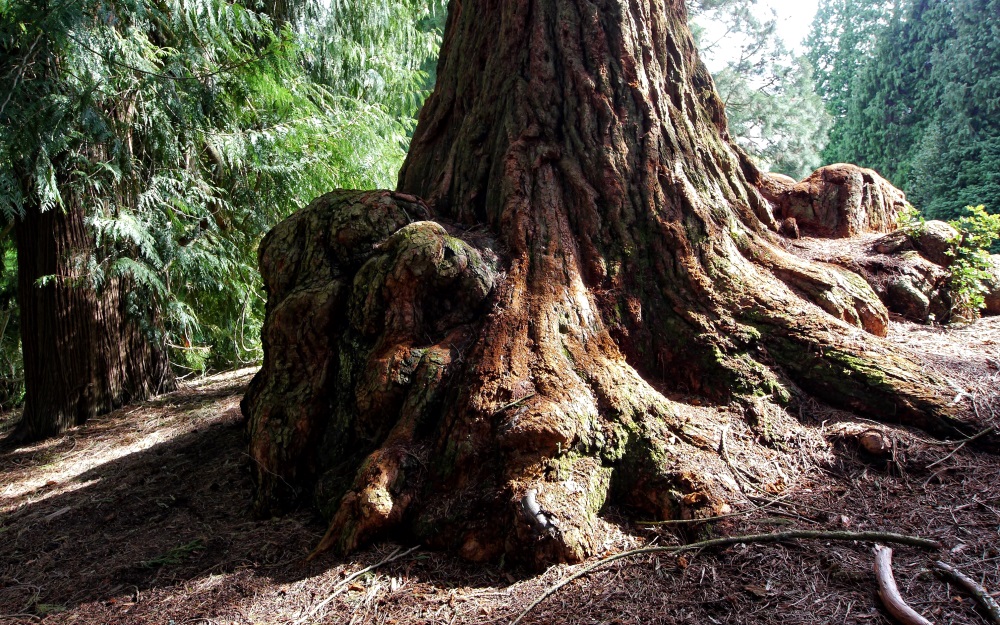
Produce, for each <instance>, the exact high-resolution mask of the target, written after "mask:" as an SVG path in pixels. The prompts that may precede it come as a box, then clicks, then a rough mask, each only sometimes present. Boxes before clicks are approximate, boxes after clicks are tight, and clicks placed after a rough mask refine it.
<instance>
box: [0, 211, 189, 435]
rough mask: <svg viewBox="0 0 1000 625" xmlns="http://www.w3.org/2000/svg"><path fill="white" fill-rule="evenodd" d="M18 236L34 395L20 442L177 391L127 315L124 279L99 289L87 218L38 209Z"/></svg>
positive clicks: (25, 344)
mask: <svg viewBox="0 0 1000 625" xmlns="http://www.w3.org/2000/svg"><path fill="white" fill-rule="evenodd" d="M16 232H17V253H18V263H17V264H18V303H19V306H20V308H21V345H22V350H23V353H24V386H25V397H24V412H23V416H22V417H21V421H20V422H19V423H18V426H17V430H16V432H15V437H17V438H18V439H20V440H37V439H41V438H45V437H48V436H54V435H56V434H59V433H61V432H63V431H65V430H66V429H67V428H70V427H73V426H74V425H78V424H81V423H83V422H84V421H86V420H87V419H89V418H90V417H93V416H96V415H100V414H103V413H106V412H109V411H111V410H113V409H114V408H116V407H118V406H121V405H122V404H124V403H126V402H129V401H136V400H140V399H145V398H147V397H149V396H150V395H151V394H153V393H155V392H158V391H163V390H169V389H170V388H172V386H173V375H172V373H171V372H170V368H169V366H168V363H167V359H166V355H165V354H164V353H163V352H162V350H158V349H156V348H155V347H153V346H152V345H151V344H150V343H149V341H147V340H146V336H145V335H144V333H143V332H142V330H141V328H140V327H139V325H138V323H137V321H136V320H135V319H134V318H132V317H130V316H129V315H128V314H127V311H126V307H127V302H126V295H127V289H126V288H125V286H124V285H123V284H122V281H121V280H120V279H117V278H115V279H112V280H110V281H109V282H108V283H107V284H105V285H104V286H103V288H101V289H100V290H95V289H94V288H93V286H92V285H91V282H90V277H89V276H90V274H91V270H90V267H89V266H88V263H89V260H90V258H91V254H92V252H93V246H94V244H93V238H92V237H91V235H90V233H89V231H88V230H87V227H86V224H85V223H84V219H83V212H82V211H80V210H76V209H73V208H69V209H67V210H66V211H63V210H60V209H54V210H49V211H46V212H41V211H29V212H28V213H27V214H26V215H25V217H23V218H22V219H19V220H18V222H17V224H16Z"/></svg>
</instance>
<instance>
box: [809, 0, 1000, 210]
mask: <svg viewBox="0 0 1000 625" xmlns="http://www.w3.org/2000/svg"><path fill="white" fill-rule="evenodd" d="M859 37H860V40H859ZM865 42H872V43H874V44H875V45H870V44H866V43H865ZM807 44H808V45H809V47H810V56H811V57H812V58H813V59H815V60H816V62H817V66H818V68H819V75H820V80H819V81H818V84H819V90H820V93H821V94H822V95H823V97H824V99H825V101H826V103H827V107H828V109H829V110H830V112H831V113H832V114H833V115H834V116H835V118H836V121H835V124H834V127H833V129H832V131H831V136H830V144H829V145H828V147H827V149H826V151H825V153H824V156H826V158H827V159H828V160H830V161H848V162H856V163H858V164H860V165H864V166H867V167H871V168H874V169H876V170H878V171H879V172H881V173H882V174H883V175H885V176H886V177H887V178H888V179H889V180H891V181H892V182H893V183H894V184H896V185H897V186H899V187H901V188H903V189H904V190H905V191H906V192H907V194H908V196H909V198H910V200H911V201H912V202H913V203H914V204H915V205H916V206H917V207H918V208H920V209H921V210H922V211H923V213H924V214H925V215H927V216H928V217H933V218H937V219H953V218H956V217H958V216H959V215H960V214H961V213H962V210H963V208H964V207H965V206H968V205H979V204H984V205H985V206H986V208H987V210H989V211H991V212H994V213H995V212H998V211H1000V174H998V173H997V172H998V171H1000V2H998V1H997V0H959V1H951V0H909V1H906V2H903V3H900V4H899V5H897V6H896V7H895V9H893V10H890V9H889V8H888V7H887V6H885V5H882V4H876V5H868V4H867V3H861V2H856V1H855V0H828V1H825V2H823V3H822V4H821V8H820V12H819V13H818V14H817V17H816V21H815V22H814V26H813V32H812V34H811V36H810V39H809V40H808V42H807Z"/></svg>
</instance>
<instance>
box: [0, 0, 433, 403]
mask: <svg viewBox="0 0 1000 625" xmlns="http://www.w3.org/2000/svg"><path fill="white" fill-rule="evenodd" d="M439 9H440V7H439V5H438V3H436V2H434V1H430V2H428V1H414V0H403V1H401V2H394V3H382V2H374V1H368V2H350V3H348V2H333V3H331V4H330V5H328V6H323V5H320V4H318V3H311V2H300V3H298V4H289V3H286V2H282V1H278V2H274V3H271V4H256V3H253V2H242V3H229V2H225V1H222V0H194V1H190V0H185V1H184V2H181V1H180V0H157V1H155V2H154V1H150V0H76V1H72V2H63V1H59V0H0V66H2V67H3V68H4V70H3V72H2V73H0V94H3V95H2V96H0V219H2V220H3V222H4V224H3V225H4V226H6V230H5V235H6V234H7V233H8V232H9V231H10V228H11V227H12V226H13V223H14V221H15V220H16V219H17V218H19V217H24V216H25V215H26V214H28V212H29V211H53V210H66V206H69V205H73V206H84V207H85V211H86V222H87V226H88V228H89V229H90V231H91V234H92V236H93V241H94V246H93V249H92V250H91V251H90V254H89V258H88V260H87V263H88V267H87V272H86V274H87V276H88V281H87V282H88V283H87V284H81V285H80V286H81V288H96V289H100V288H101V287H102V285H104V284H105V283H107V282H108V280H110V279H112V278H115V277H118V276H125V277H127V278H128V279H129V280H130V281H132V283H134V284H135V286H136V288H135V289H134V290H133V292H132V293H131V297H132V299H133V300H134V302H133V306H132V309H133V312H135V313H137V314H141V312H142V311H143V310H144V309H149V307H148V306H146V305H145V304H147V303H149V302H153V303H154V304H155V306H154V307H153V308H152V310H154V311H155V313H156V314H155V315H154V316H155V319H154V318H153V317H152V316H150V315H148V314H147V315H146V322H145V323H146V329H147V331H148V332H149V334H150V335H151V336H152V337H153V339H154V340H155V341H156V342H157V343H159V344H165V345H167V346H169V347H170V348H171V349H172V360H173V362H174V364H175V365H176V366H178V367H180V368H181V370H186V369H199V370H204V369H205V368H207V367H221V366H226V365H232V364H236V363H240V362H248V361H253V360H256V359H257V358H259V355H260V348H259V341H258V340H257V339H256V338H251V337H256V336H257V332H258V329H259V325H260V319H261V316H262V309H263V302H262V301H261V298H260V295H259V277H258V275H257V271H256V248H257V245H258V242H259V240H260V238H261V236H262V235H263V234H264V233H265V232H266V231H267V230H268V229H269V228H270V227H271V226H272V225H273V224H275V223H276V222H277V221H278V220H279V219H280V218H282V217H284V216H286V215H288V214H289V213H290V212H292V211H293V210H295V209H296V208H298V207H300V206H302V205H304V204H305V203H306V202H308V201H309V200H311V199H312V198H313V197H315V196H316V195H318V194H320V193H321V192H324V191H327V190H329V189H330V188H333V187H337V186H353V187H374V186H385V185H387V184H388V183H389V182H390V181H391V180H392V179H393V178H394V176H395V172H396V170H397V169H398V167H399V164H400V163H401V162H402V158H403V156H404V148H405V144H406V141H407V137H408V135H409V133H410V131H411V128H412V117H413V116H414V115H415V113H416V109H417V107H418V106H419V103H420V100H421V98H422V95H421V93H422V91H421V89H422V87H424V85H425V79H426V78H425V73H424V72H423V71H422V67H423V66H424V64H425V63H426V60H427V59H429V58H431V57H433V56H434V55H435V54H436V49H437V45H438V43H437V42H438V35H437V34H436V33H435V32H434V30H433V29H432V28H430V27H428V25H427V24H428V20H431V19H433V16H434V12H435V11H436V10H439ZM2 245H3V246H4V248H3V251H4V252H5V254H6V256H7V262H6V263H5V266H4V267H5V274H4V275H5V278H4V282H5V284H10V283H11V282H12V279H11V275H12V273H13V270H14V267H15V263H13V262H10V261H12V260H14V259H12V258H10V252H11V251H12V248H13V242H12V241H11V238H10V237H6V236H5V237H4V239H3V240H2ZM49 278H52V279H55V278H56V277H43V279H42V280H41V281H40V282H44V281H45V280H46V279H49ZM8 295H9V294H8ZM10 299H12V298H6V300H10ZM6 300H5V301H6ZM5 310H7V311H11V320H12V321H14V322H15V323H14V324H13V325H14V327H10V326H8V327H6V328H5V330H6V332H5V333H4V338H3V341H4V342H3V343H2V347H3V352H4V359H5V360H10V361H12V362H14V361H16V360H17V358H16V356H15V354H16V351H17V346H16V341H10V340H8V335H10V334H11V333H12V331H15V332H16V329H17V328H16V310H15V309H14V307H13V306H12V305H11V304H9V303H8V304H7V307H6V309H5ZM14 377H15V378H16V372H15V376H14ZM8 395H9V396H10V397H14V398H15V399H16V396H17V395H18V393H17V391H16V390H14V391H11V392H10V393H8Z"/></svg>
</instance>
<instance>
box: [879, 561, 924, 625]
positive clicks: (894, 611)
mask: <svg viewBox="0 0 1000 625" xmlns="http://www.w3.org/2000/svg"><path fill="white" fill-rule="evenodd" d="M875 578H876V579H877V580H878V596H879V597H881V598H882V603H884V604H885V609H886V610H888V611H889V614H891V615H892V616H893V618H895V619H896V620H897V621H899V622H900V623H903V625H932V624H931V622H930V621H928V620H927V619H925V618H924V617H923V616H921V615H920V614H919V613H918V612H917V611H916V610H914V609H913V608H911V607H910V606H908V605H906V602H905V601H903V597H902V596H900V594H899V589H898V588H896V580H895V578H893V576H892V549H890V548H889V547H883V546H882V545H876V546H875Z"/></svg>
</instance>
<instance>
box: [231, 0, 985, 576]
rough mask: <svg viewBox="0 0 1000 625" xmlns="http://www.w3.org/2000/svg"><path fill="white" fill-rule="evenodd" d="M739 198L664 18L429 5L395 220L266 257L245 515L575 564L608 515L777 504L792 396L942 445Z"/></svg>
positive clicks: (392, 206) (939, 427)
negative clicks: (251, 505)
mask: <svg viewBox="0 0 1000 625" xmlns="http://www.w3.org/2000/svg"><path fill="white" fill-rule="evenodd" d="M761 181H762V178H761V175H760V173H759V172H758V171H757V170H756V169H755V168H754V167H753V166H752V165H751V164H750V163H749V161H748V160H747V159H746V157H745V156H742V155H741V154H740V153H739V152H738V150H737V149H736V148H734V147H732V146H731V144H730V142H729V139H728V136H727V131H726V122H725V116H724V113H723V110H722V104H721V102H720V101H719V99H718V97H717V96H716V94H715V91H714V88H713V84H712V81H711V78H710V76H709V74H708V73H707V71H706V70H705V68H704V67H703V66H702V65H701V64H700V62H699V61H698V59H697V54H696V52H695V47H694V44H693V42H692V41H691V38H690V36H689V34H688V32H687V27H686V15H685V12H684V7H683V3H682V2H680V1H679V0H678V1H676V2H669V3H664V2H663V0H651V1H649V2H646V1H643V2H638V1H625V0H595V1H589V0H532V1H528V0H522V1H505V2H492V1H488V0H465V1H464V2H462V3H459V2H457V1H454V2H452V6H451V11H450V14H449V19H448V25H447V29H446V34H445V40H444V46H443V49H442V56H441V61H440V64H439V68H438V83H437V86H436V88H435V91H434V93H433V94H432V96H431V97H430V99H429V100H428V102H427V104H426V105H425V107H424V109H423V111H422V112H421V115H420V120H419V123H418V127H417V130H416V133H415V135H414V138H413V142H412V145H411V149H410V153H409V156H408V158H407V161H406V164H405V165H404V168H403V170H402V172H401V173H400V178H399V190H400V192H402V193H405V194H407V195H401V194H390V193H388V192H382V193H368V194H358V193H356V192H355V193H351V192H337V193H334V194H331V195H329V196H325V197H324V198H321V199H320V200H318V201H317V202H315V203H314V204H313V205H312V206H310V207H309V208H308V209H306V210H304V211H302V212H301V213H299V214H297V215H295V216H293V217H292V218H291V219H290V220H288V221H286V222H285V223H283V224H281V225H280V226H278V227H277V228H276V229H275V231H273V232H272V233H271V234H270V235H268V237H267V239H266V240H265V242H264V243H263V245H262V247H261V270H262V272H263V274H264V277H265V283H266V286H267V290H268V319H267V322H266V328H265V335H264V340H265V362H264V367H263V369H262V370H261V372H260V373H259V374H258V376H257V377H256V378H255V380H254V382H253V384H252V386H251V389H250V391H249V392H248V394H247V397H246V399H245V401H244V405H243V408H244V413H245V414H246V415H247V417H248V419H249V428H250V434H251V456H252V457H253V459H254V461H255V462H256V467H257V468H256V475H257V480H258V484H259V488H258V493H257V500H256V508H257V510H258V511H259V512H261V513H268V512H274V511H277V510H280V509H282V508H283V507H284V506H285V505H288V504H289V503H290V502H292V501H294V500H295V498H296V497H298V496H299V495H301V494H305V493H307V492H308V491H309V490H310V489H312V490H313V492H314V493H315V495H316V497H317V500H318V503H319V504H320V506H321V508H323V509H324V510H325V512H327V514H329V516H330V517H331V526H330V531H329V532H328V534H327V536H326V537H325V538H324V540H323V542H322V544H321V545H320V548H329V547H336V548H338V549H340V550H350V549H353V548H354V547H356V546H357V545H359V544H360V543H362V542H364V541H366V540H370V539H371V538H373V537H374V536H376V535H378V534H380V533H383V532H387V531H390V530H395V531H400V532H409V533H411V534H412V535H415V536H417V537H419V538H420V539H422V540H425V541H427V542H429V543H430V544H434V545H439V546H444V547H448V548H451V549H454V550H456V551H458V552H460V553H461V554H462V555H463V556H465V557H468V558H470V559H484V558H492V557H497V556H499V555H500V554H502V553H507V554H509V555H510V556H513V557H519V558H522V559H524V560H527V561H529V562H534V563H536V564H545V563H548V562H552V561H558V560H578V559H580V558H583V557H585V556H586V555H588V554H590V553H593V552H594V551H595V550H596V549H598V548H599V547H600V543H601V540H602V539H601V527H602V525H601V524H602V521H601V520H600V518H599V516H598V512H599V511H600V510H601V509H602V508H603V507H604V506H605V505H606V504H607V503H608V502H609V501H612V500H615V501H618V502H620V503H622V504H625V505H627V506H631V507H635V508H638V509H640V510H642V511H643V514H644V515H647V518H648V517H649V516H653V517H657V518H670V517H678V516H691V515H704V514H712V513H714V512H716V511H717V510H719V509H720V508H723V507H724V506H725V505H726V501H727V500H729V499H732V498H735V497H736V496H737V495H738V494H739V491H740V490H741V489H742V488H744V487H746V488H751V487H752V488H772V487H777V486H780V483H781V482H782V481H783V480H784V479H786V478H785V473H784V472H783V470H782V468H781V466H782V465H783V466H785V467H786V468H788V460H787V454H785V453H783V452H782V451H780V450H782V449H787V447H788V446H793V445H798V444H800V441H801V440H804V439H803V437H808V434H807V433H805V432H804V431H803V430H802V429H801V428H799V427H798V425H797V424H796V423H795V422H794V420H792V419H791V418H790V417H789V416H788V413H787V412H786V410H785V409H784V407H785V406H787V405H788V404H789V403H790V402H794V401H796V397H797V396H798V395H800V394H801V393H803V392H807V393H812V394H814V395H817V396H819V397H821V398H824V399H826V400H829V401H831V402H834V403H836V404H838V405H841V406H845V407H849V408H851V409H855V410H857V411H859V412H862V413H864V414H866V415H868V416H872V417H875V418H879V419H886V420H892V421H897V422H903V423H908V424H913V425H917V426H919V427H923V428H926V429H928V430H930V431H933V432H937V433H952V432H956V431H964V430H967V428H966V427H965V425H964V424H963V423H962V422H961V421H960V420H959V419H958V418H957V417H956V416H955V415H954V414H953V413H952V410H953V409H952V408H951V407H950V406H949V405H948V402H947V399H946V397H945V396H944V395H943V394H941V393H938V392H937V386H936V383H935V381H934V380H932V379H930V378H929V377H927V376H926V375H925V374H924V373H922V372H921V369H920V367H918V366H916V365H914V364H913V363H911V362H909V361H907V360H905V359H904V358H901V357H900V356H898V355H896V354H895V353H894V351H893V350H892V349H891V348H890V347H889V346H888V345H886V344H885V343H884V342H882V341H881V340H880V339H878V338H877V337H876V336H874V335H880V334H881V335H884V334H885V331H886V325H887V321H888V315H887V312H886V310H885V308H884V306H883V305H882V304H881V302H880V301H879V300H878V298H877V297H876V296H875V294H874V293H873V292H872V290H871V288H870V287H869V286H868V285H867V284H866V283H865V282H864V280H862V279H861V278H860V277H859V276H857V275H856V274H853V273H851V272H848V271H846V270H843V269H839V268H836V267H833V266H828V265H822V264H817V263H810V262H807V261H804V260H800V259H797V258H795V257H793V256H791V255H789V254H787V253H785V252H784V251H783V250H782V249H781V248H780V246H778V245H777V244H776V242H777V235H776V234H775V233H774V231H775V230H776V229H777V226H776V223H775V220H774V217H773V215H772V212H771V207H770V205H769V204H768V203H767V202H766V201H765V200H764V199H763V198H762V196H761V195H760V193H759V192H758V190H757V189H756V188H755V186H754V185H755V184H757V183H761ZM418 197H419V198H422V200H418V199H417V198H418ZM430 219H433V220H435V221H433V222H432V221H428V220H430ZM866 331H867V332H866ZM750 448H753V453H754V454H758V455H759V456H758V457H760V456H763V457H764V458H766V459H767V462H766V463H763V464H761V465H758V466H753V467H751V466H742V463H741V456H745V455H746V454H747V451H748V450H749V449H750ZM789 470H791V469H790V468H789ZM748 481H749V483H752V486H751V485H749V483H748ZM745 484H747V485H746V486H744V485H745Z"/></svg>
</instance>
